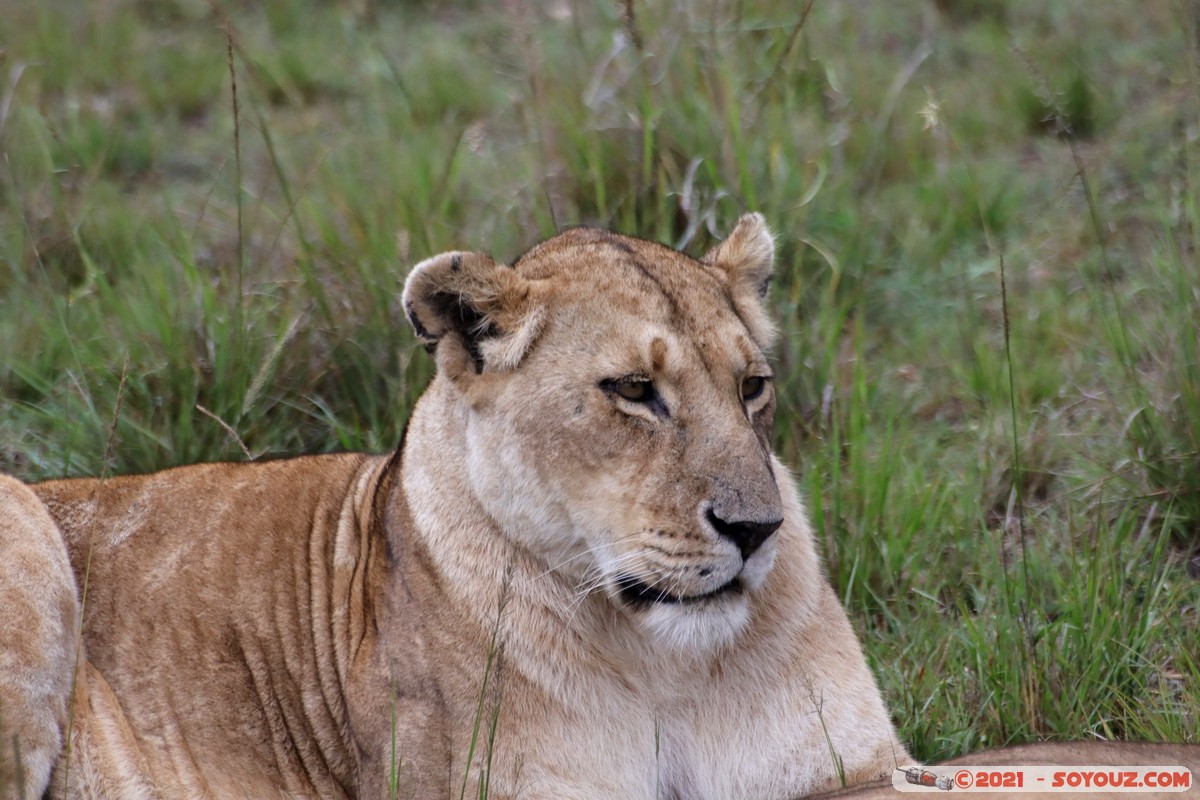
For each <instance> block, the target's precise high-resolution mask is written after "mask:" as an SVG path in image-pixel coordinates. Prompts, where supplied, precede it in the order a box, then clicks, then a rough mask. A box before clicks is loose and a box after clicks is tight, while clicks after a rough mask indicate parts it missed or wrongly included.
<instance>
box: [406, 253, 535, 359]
mask: <svg viewBox="0 0 1200 800" xmlns="http://www.w3.org/2000/svg"><path fill="white" fill-rule="evenodd" d="M530 289H531V287H530V284H529V281H527V280H525V279H524V278H522V277H521V276H520V275H518V274H517V273H516V271H515V270H513V269H512V268H510V267H507V266H505V265H503V264H497V263H496V262H495V261H493V260H492V258H491V256H488V255H486V254H484V253H466V252H461V251H453V252H449V253H442V254H441V255H439V256H434V257H433V258H427V259H425V260H424V261H422V262H421V263H419V264H417V265H416V266H415V267H413V269H412V272H410V273H409V275H408V280H406V281H405V283H404V295H403V303H404V314H405V316H407V317H408V321H409V324H411V325H412V327H413V331H415V332H416V334H417V338H418V339H420V340H421V342H422V343H423V344H424V345H425V348H426V349H427V350H429V351H430V352H431V353H434V354H435V357H436V359H437V365H438V369H439V370H441V371H442V372H444V373H446V374H447V376H448V377H450V378H454V379H458V378H460V377H463V376H466V375H470V374H472V373H473V374H476V375H479V374H481V373H483V371H484V369H485V368H487V369H494V370H497V371H502V370H509V369H513V368H514V367H516V366H517V364H519V363H520V362H521V359H522V358H523V357H524V356H525V353H526V352H528V350H529V348H530V347H531V346H532V345H533V341H534V339H535V338H536V337H537V334H538V331H539V330H540V328H541V322H542V311H541V309H540V307H538V306H536V305H535V304H534V303H533V302H532V301H531V296H530V295H531V291H530Z"/></svg>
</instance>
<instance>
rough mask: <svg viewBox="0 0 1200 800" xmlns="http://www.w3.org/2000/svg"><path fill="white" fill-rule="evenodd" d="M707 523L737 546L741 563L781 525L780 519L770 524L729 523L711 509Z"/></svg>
mask: <svg viewBox="0 0 1200 800" xmlns="http://www.w3.org/2000/svg"><path fill="white" fill-rule="evenodd" d="M708 522H709V524H710V525H712V526H713V527H714V528H715V529H716V531H717V533H719V534H721V535H722V536H724V537H725V538H726V539H728V540H729V541H731V542H733V543H734V544H736V545H737V546H738V550H741V551H742V560H743V561H745V560H746V559H748V558H750V556H752V555H754V551H755V550H757V549H758V548H759V547H761V546H762V543H763V542H765V541H766V540H767V537H768V536H770V535H771V534H772V533H774V532H775V531H777V530H779V526H780V525H782V524H783V520H782V519H777V520H772V521H771V522H731V521H729V520H724V519H721V518H720V517H718V516H717V515H716V513H715V512H714V511H713V510H712V509H711V508H710V509H709V510H708Z"/></svg>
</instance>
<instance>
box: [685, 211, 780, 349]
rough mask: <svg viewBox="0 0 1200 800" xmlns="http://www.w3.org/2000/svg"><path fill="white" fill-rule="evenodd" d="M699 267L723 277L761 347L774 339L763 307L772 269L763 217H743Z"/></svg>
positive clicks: (770, 243)
mask: <svg viewBox="0 0 1200 800" xmlns="http://www.w3.org/2000/svg"><path fill="white" fill-rule="evenodd" d="M700 261H701V263H704V264H710V265H712V266H714V267H717V268H718V269H720V270H721V271H722V272H724V273H725V276H726V278H727V279H728V281H729V287H730V290H731V293H732V295H733V302H734V305H735V306H736V308H737V310H738V313H739V314H740V315H741V317H742V321H743V322H745V323H746V327H748V328H749V329H750V335H751V336H753V337H754V339H755V341H757V342H758V344H759V346H760V347H764V348H765V347H767V346H769V345H770V343H771V342H772V341H773V340H774V338H775V329H774V325H772V323H771V319H770V317H769V316H768V315H767V310H766V308H764V307H763V300H764V299H765V298H766V296H767V288H768V286H769V285H770V283H771V273H772V272H773V271H774V268H775V237H774V236H772V235H771V231H770V229H768V228H767V223H766V220H764V219H763V215H762V214H759V213H757V212H755V213H753V214H744V215H742V218H741V219H739V220H738V222H737V225H735V226H734V228H733V231H731V232H730V234H729V236H728V238H726V239H725V241H723V242H721V243H720V244H719V245H717V246H716V247H714V248H713V249H712V250H709V251H708V253H707V254H705V256H704V258H702V259H700Z"/></svg>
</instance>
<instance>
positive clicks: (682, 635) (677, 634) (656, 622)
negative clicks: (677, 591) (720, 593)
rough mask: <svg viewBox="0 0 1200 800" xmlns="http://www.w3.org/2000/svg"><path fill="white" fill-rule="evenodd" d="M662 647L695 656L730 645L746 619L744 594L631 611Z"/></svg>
mask: <svg viewBox="0 0 1200 800" xmlns="http://www.w3.org/2000/svg"><path fill="white" fill-rule="evenodd" d="M635 613H636V615H637V617H638V619H639V621H640V622H641V624H643V625H644V626H646V627H647V628H648V629H649V630H650V633H651V634H652V635H653V636H654V638H655V640H657V641H658V642H659V643H661V644H662V645H664V646H666V647H668V648H670V649H672V650H676V651H679V652H690V653H695V654H697V655H700V654H704V653H707V652H709V651H711V650H714V649H716V648H719V647H722V646H724V645H727V644H729V643H731V642H732V641H733V640H734V639H736V638H737V635H738V634H739V633H741V632H742V630H743V629H744V628H745V627H746V623H747V622H748V621H749V620H750V598H749V597H747V596H746V595H745V594H740V595H738V596H736V597H721V598H716V599H714V600H711V601H707V602H703V603H685V604H667V603H660V604H656V605H653V606H650V607H649V608H644V609H641V610H639V611H637V612H635Z"/></svg>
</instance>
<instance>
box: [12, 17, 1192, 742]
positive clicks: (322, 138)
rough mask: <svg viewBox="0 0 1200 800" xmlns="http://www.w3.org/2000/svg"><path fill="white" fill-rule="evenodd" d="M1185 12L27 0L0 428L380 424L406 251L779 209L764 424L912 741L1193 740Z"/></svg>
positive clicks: (127, 432) (276, 436) (407, 348)
mask: <svg viewBox="0 0 1200 800" xmlns="http://www.w3.org/2000/svg"><path fill="white" fill-rule="evenodd" d="M1198 43H1200V3H1197V2H1196V0H1173V1H1172V0H1151V1H1150V2H1141V3H1135V2H1128V1H1119V2H1111V3H1097V2H1093V1H1092V0H1047V1H1045V2H1043V1H1042V0H930V1H929V2H918V1H917V0H914V1H913V2H909V3H895V2H889V1H888V0H845V1H844V2H828V1H826V2H811V3H810V2H805V1H804V0H800V1H799V2H798V1H797V0H758V1H757V2H755V1H752V0H705V1H704V2H685V0H672V1H670V2H661V3H654V4H650V3H639V2H635V1H634V0H625V1H624V2H584V1H583V0H547V1H546V2H533V0H506V2H503V3H484V2H471V1H470V0H461V1H460V2H433V1H432V0H430V1H429V2H403V1H402V0H394V1H393V2H386V0H345V1H344V2H334V1H333V0H328V1H327V2H318V0H264V2H257V3H256V2H249V1H248V0H239V1H238V2H220V1H219V0H213V2H209V1H208V0H93V1H92V2H89V3H86V4H80V3H78V2H74V1H73V0H6V2H5V8H4V13H3V14H0V47H2V48H3V49H2V50H0V78H2V79H3V85H2V88H0V353H2V354H3V355H2V357H0V470H3V471H6V472H11V473H14V474H16V475H18V476H21V477H23V478H26V479H31V480H32V479H40V478H46V477H56V476H61V475H75V474H101V473H104V474H108V473H121V472H135V471H146V470H152V469H158V468H162V467H167V466H171V465H177V464H184V463H189V462H194V461H198V460H214V459H233V460H241V459H244V458H246V453H244V452H243V450H242V446H241V444H239V442H238V441H237V440H235V438H234V437H233V436H231V435H230V433H229V431H228V430H227V429H226V427H225V426H228V429H229V430H232V431H234V432H236V434H237V436H238V437H240V439H241V440H242V442H244V443H245V446H246V448H248V453H249V455H251V456H252V457H255V458H259V457H270V456H277V455H282V454H294V453H301V452H323V451H330V450H340V449H354V448H365V449H371V450H377V451H380V450H386V449H388V448H390V447H392V446H394V445H395V444H396V442H397V441H398V439H399V433H400V430H401V428H402V427H403V424H404V419H405V417H406V415H407V413H408V410H409V409H410V408H411V405H412V402H413V401H414V399H415V398H416V397H417V395H418V394H419V393H420V391H421V388H422V386H423V385H424V383H425V381H426V380H427V378H428V376H429V371H430V364H429V362H428V360H427V358H426V356H425V355H424V353H423V352H421V351H420V350H419V349H418V348H415V347H414V343H413V340H412V337H411V335H410V332H409V330H408V328H407V326H406V325H405V324H404V323H403V317H402V315H401V314H400V313H399V309H398V307H397V299H398V295H399V289H400V286H401V282H402V280H403V277H404V275H405V272H406V270H407V268H408V267H409V266H410V265H412V264H414V263H416V261H418V260H419V259H421V258H423V257H425V256H427V255H430V254H433V253H435V252H439V251H441V250H444V249H450V248H471V249H486V250H489V251H490V252H492V253H493V254H494V255H496V256H497V257H499V258H504V259H512V258H515V257H516V256H517V255H519V254H520V253H521V252H522V251H523V249H525V248H527V247H528V246H530V245H531V244H533V243H535V242H536V241H538V240H539V239H541V238H544V237H545V236H547V235H549V234H551V233H553V232H554V231H555V230H556V229H558V228H560V227H563V226H566V225H574V224H580V223H584V224H595V225H602V226H608V227H613V228H617V229H620V230H622V231H624V232H628V233H634V234H638V235H641V236H644V237H647V238H654V239H658V240H661V241H664V242H667V243H669V244H672V245H675V246H677V247H680V248H682V249H684V250H687V251H689V252H692V253H695V254H698V253H700V252H702V251H703V250H704V249H705V248H706V247H707V246H709V245H711V244H712V243H713V242H714V241H715V240H716V238H719V237H720V236H721V235H723V234H724V233H725V232H726V231H727V230H728V229H729V227H730V226H731V225H732V223H733V222H734V220H735V219H736V218H737V216H738V214H740V213H741V212H742V211H743V210H749V209H756V210H760V211H762V212H764V213H765V214H766V216H767V218H768V219H769V220H770V222H771V223H772V225H773V226H774V228H775V229H776V230H777V231H778V233H779V235H780V248H781V249H780V264H779V280H778V281H777V282H776V284H775V287H774V291H773V295H772V302H773V304H774V306H775V310H776V312H777V314H778V317H779V319H780V322H781V327H782V330H783V332H784V334H783V337H782V340H781V343H780V345H779V347H778V349H777V352H776V354H775V357H776V360H777V363H778V370H779V375H780V381H779V383H780V386H779V388H780V394H781V402H780V413H779V418H778V423H777V442H778V445H779V448H780V450H781V452H782V453H783V455H784V456H785V458H786V459H787V460H788V461H790V462H791V463H792V464H794V465H795V467H796V469H797V471H798V472H799V474H800V475H801V477H802V482H803V484H804V488H805V491H806V494H807V500H808V502H809V505H810V508H811V510H812V514H813V517H814V520H815V522H816V524H817V529H818V534H819V536H820V538H821V540H822V545H823V549H824V552H825V556H826V560H827V564H828V571H829V575H830V579H831V581H832V582H833V584H834V586H835V588H836V589H837V590H838V592H839V594H840V595H841V596H842V597H843V599H844V600H845V602H846V604H847V606H848V607H849V609H850V614H851V617H852V619H853V621H854V623H855V625H856V627H857V629H858V630H859V632H860V634H861V635H862V636H863V637H864V641H865V644H866V648H867V651H868V656H869V658H870V659H871V661H872V664H873V666H874V667H875V669H876V672H877V674H878V675H879V676H880V679H881V682H882V684H883V688H884V691H885V694H886V698H887V701H888V703H889V705H890V707H891V708H892V709H893V710H894V717H895V720H896V723H897V725H898V726H899V728H900V731H901V735H902V736H903V738H904V739H905V740H906V741H908V742H910V743H911V745H912V747H913V750H914V753H915V754H916V755H918V756H919V757H921V758H925V759H935V758H939V757H945V756H950V755H955V754H957V753H960V752H963V751H966V750H968V749H972V748H977V747H981V746H989V745H1000V744H1004V743H1007V742H1016V741H1028V740H1032V739H1037V738H1091V737H1098V738H1134V739H1138V738H1151V739H1164V738H1166V739H1173V740H1179V741H1182V740H1187V739H1188V738H1189V737H1190V738H1191V740H1192V741H1195V740H1196V739H1195V737H1196V736H1197V733H1196V732H1197V731H1198V730H1200V647H1197V643H1198V642H1200V611H1198V610H1197V608H1198V603H1200V580H1197V578H1198V577H1200V356H1198V350H1200V264H1198V259H1200V255H1198V253H1197V245H1198V243H1200V238H1198V233H1197V225H1198V223H1200V208H1198V205H1197V188H1196V187H1197V180H1198V179H1200V175H1198V173H1197V167H1198V165H1200V158H1198V157H1200V152H1198V143H1197V140H1198V139H1200V83H1198V81H1200V50H1198ZM235 86H236V99H235V92H234V88H235ZM235 107H236V116H235ZM1002 267H1003V271H1004V277H1005V282H1004V284H1003V289H1004V290H1006V296H1005V294H1004V292H1003V291H1002V281H1001V268H1002ZM1005 301H1007V302H1005ZM1006 330H1008V332H1009V336H1008V338H1007V340H1006ZM1006 345H1007V346H1006ZM201 409H203V411H202V410H201Z"/></svg>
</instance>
